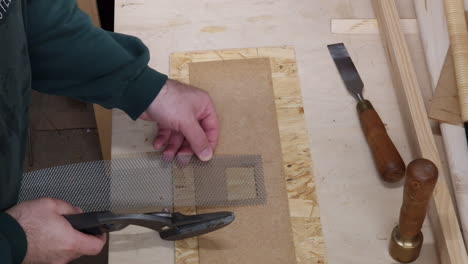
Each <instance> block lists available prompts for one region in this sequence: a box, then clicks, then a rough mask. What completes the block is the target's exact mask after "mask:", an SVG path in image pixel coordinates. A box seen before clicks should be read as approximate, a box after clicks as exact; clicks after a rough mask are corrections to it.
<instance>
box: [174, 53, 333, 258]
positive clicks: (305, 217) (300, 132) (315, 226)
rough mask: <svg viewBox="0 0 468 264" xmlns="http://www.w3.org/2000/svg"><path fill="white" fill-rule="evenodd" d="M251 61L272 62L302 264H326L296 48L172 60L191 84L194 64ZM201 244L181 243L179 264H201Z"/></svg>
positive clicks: (180, 75)
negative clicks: (254, 59)
mask: <svg viewBox="0 0 468 264" xmlns="http://www.w3.org/2000/svg"><path fill="white" fill-rule="evenodd" d="M246 58H270V61H271V72H272V82H273V90H274V94H275V104H276V113H277V118H278V127H279V132H280V139H281V149H282V153H283V167H284V172H285V180H286V187H287V192H288V200H289V209H290V212H289V215H290V218H291V224H292V229H293V239H294V245H295V251H296V260H297V263H324V262H325V260H326V257H325V245H324V241H323V236H322V229H321V224H320V214H319V208H318V204H317V199H316V194H315V183H314V179H313V175H312V168H311V166H312V163H311V157H310V150H309V143H308V138H307V128H306V126H305V122H304V116H303V114H304V111H303V107H302V98H301V91H300V87H299V81H298V78H297V68H296V58H295V53H294V49H293V48H290V47H276V48H250V49H230V50H217V51H200V52H187V53H174V54H172V55H171V64H170V72H171V78H174V79H177V80H179V81H181V82H185V83H189V82H190V76H189V63H194V62H206V61H222V60H232V59H246ZM196 243H197V241H196V240H192V241H191V242H187V241H184V242H181V243H176V247H177V251H176V252H177V253H176V262H177V263H199V258H198V257H199V256H198V250H197V249H198V247H197V245H196Z"/></svg>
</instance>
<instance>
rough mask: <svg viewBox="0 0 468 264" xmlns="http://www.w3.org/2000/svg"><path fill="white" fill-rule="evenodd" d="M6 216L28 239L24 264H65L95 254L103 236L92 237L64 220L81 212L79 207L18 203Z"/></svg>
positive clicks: (50, 202)
mask: <svg viewBox="0 0 468 264" xmlns="http://www.w3.org/2000/svg"><path fill="white" fill-rule="evenodd" d="M6 213H8V214H9V215H11V216H12V217H13V218H15V219H16V221H17V222H18V223H19V224H20V225H21V227H22V228H23V230H24V232H25V233H26V237H27V240H28V249H27V252H26V257H25V259H24V263H44V264H45V263H47V264H50V263H56V264H65V263H68V262H70V261H71V260H73V259H76V258H78V257H80V256H82V255H96V254H98V253H99V252H100V251H101V250H102V247H103V246H104V244H105V243H106V238H105V236H99V237H97V236H91V235H86V234H84V233H81V232H79V231H77V230H75V229H74V228H73V227H72V226H71V225H70V223H69V222H68V221H67V220H66V219H65V218H64V217H63V215H67V214H78V213H81V210H80V209H79V208H76V207H73V206H72V205H70V204H68V203H66V202H64V201H60V200H55V199H50V198H45V199H39V200H33V201H27V202H23V203H20V204H18V205H16V206H14V207H12V208H11V209H9V210H7V211H6Z"/></svg>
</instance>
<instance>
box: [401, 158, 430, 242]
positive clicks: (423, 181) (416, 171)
mask: <svg viewBox="0 0 468 264" xmlns="http://www.w3.org/2000/svg"><path fill="white" fill-rule="evenodd" d="M437 177H438V171H437V167H436V166H435V165H434V163H432V161H430V160H427V159H417V160H414V161H412V162H411V163H410V164H409V165H408V171H407V173H406V181H405V188H404V194H403V204H402V205H401V210H400V222H399V227H400V236H401V238H402V239H404V240H405V239H412V238H414V237H416V236H417V235H418V233H419V232H420V230H421V227H422V224H423V222H424V218H425V216H426V211H427V206H428V204H429V200H430V199H431V197H432V192H433V190H434V187H435V185H436V183H437Z"/></svg>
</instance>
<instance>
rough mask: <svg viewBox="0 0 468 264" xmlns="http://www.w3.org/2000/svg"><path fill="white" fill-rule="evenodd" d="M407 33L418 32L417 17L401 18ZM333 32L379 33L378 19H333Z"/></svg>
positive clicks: (402, 25)
mask: <svg viewBox="0 0 468 264" xmlns="http://www.w3.org/2000/svg"><path fill="white" fill-rule="evenodd" d="M400 23H401V27H402V29H403V32H404V33H405V34H417V33H418V24H417V22H416V19H400ZM331 33H334V34H378V33H379V25H378V24H377V19H372V18H369V19H332V20H331Z"/></svg>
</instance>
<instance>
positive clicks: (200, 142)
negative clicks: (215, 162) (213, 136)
mask: <svg viewBox="0 0 468 264" xmlns="http://www.w3.org/2000/svg"><path fill="white" fill-rule="evenodd" d="M181 128H182V130H181V131H180V132H181V133H182V134H183V135H184V137H185V138H186V139H187V141H188V142H189V144H190V147H191V148H192V150H193V152H194V153H195V154H196V155H197V156H198V158H199V159H200V160H202V161H208V160H210V159H211V158H212V157H213V149H212V148H211V145H210V143H209V142H208V138H207V136H206V133H205V131H203V129H202V127H201V126H200V124H199V123H198V122H197V121H193V122H190V123H188V125H185V126H183V127H181Z"/></svg>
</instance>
